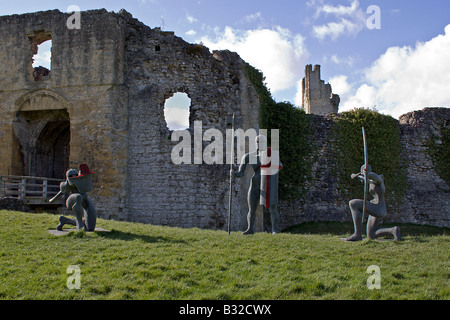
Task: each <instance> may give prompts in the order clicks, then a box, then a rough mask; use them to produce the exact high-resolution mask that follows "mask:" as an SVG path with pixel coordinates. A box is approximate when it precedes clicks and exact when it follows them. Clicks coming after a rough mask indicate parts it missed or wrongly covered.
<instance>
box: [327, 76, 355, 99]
mask: <svg viewBox="0 0 450 320" xmlns="http://www.w3.org/2000/svg"><path fill="white" fill-rule="evenodd" d="M329 84H330V85H331V89H332V91H333V93H335V94H338V95H339V96H341V95H343V96H345V95H348V94H349V93H350V92H351V89H352V86H351V85H350V84H349V83H348V81H347V76H336V77H333V78H331V79H330V81H329Z"/></svg>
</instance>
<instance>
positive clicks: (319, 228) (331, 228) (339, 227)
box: [282, 222, 450, 236]
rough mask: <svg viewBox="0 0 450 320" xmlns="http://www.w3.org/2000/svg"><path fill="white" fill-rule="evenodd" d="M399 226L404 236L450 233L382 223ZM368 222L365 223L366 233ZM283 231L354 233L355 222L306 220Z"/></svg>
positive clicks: (449, 232) (418, 226)
mask: <svg viewBox="0 0 450 320" xmlns="http://www.w3.org/2000/svg"><path fill="white" fill-rule="evenodd" d="M392 226H399V227H400V230H401V233H402V236H434V235H446V236H448V235H449V234H450V228H440V227H433V226H425V225H416V224H410V223H386V224H381V225H380V227H381V228H388V227H392ZM365 229H366V223H364V225H363V230H364V231H363V233H365ZM282 232H283V233H293V234H331V235H350V234H352V233H353V223H351V222H306V223H301V224H298V225H295V226H292V227H289V228H286V229H284V230H283V231H282Z"/></svg>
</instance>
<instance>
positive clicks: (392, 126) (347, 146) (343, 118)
mask: <svg viewBox="0 0 450 320" xmlns="http://www.w3.org/2000/svg"><path fill="white" fill-rule="evenodd" d="M361 127H364V130H365V133H366V139H367V149H368V155H369V157H368V159H369V165H370V166H371V167H372V171H373V172H375V173H377V174H383V175H384V178H385V179H384V180H385V184H386V194H385V197H386V203H387V205H388V206H393V207H394V208H397V207H398V205H399V204H400V202H401V199H402V198H403V196H404V194H405V193H406V190H407V188H408V187H407V172H406V163H405V161H404V160H403V159H404V158H406V157H402V154H401V152H402V148H401V143H400V133H399V128H398V122H397V120H395V119H394V118H392V117H391V116H387V115H383V114H380V113H378V112H377V111H374V110H369V109H354V110H352V111H348V112H342V113H341V114H339V116H338V117H336V125H335V126H334V129H333V130H334V132H333V134H334V137H335V144H336V146H335V153H336V154H335V156H336V159H337V167H338V169H337V172H336V174H337V176H338V179H339V186H340V189H341V190H342V193H343V195H344V197H345V198H346V199H348V200H350V199H362V198H363V196H364V188H363V185H362V184H361V183H360V182H359V181H357V180H353V179H351V177H350V176H351V174H352V173H358V172H359V170H360V168H361V166H362V165H363V164H364V144H363V137H362V130H361ZM369 199H370V197H369Z"/></svg>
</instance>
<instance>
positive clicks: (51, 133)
mask: <svg viewBox="0 0 450 320" xmlns="http://www.w3.org/2000/svg"><path fill="white" fill-rule="evenodd" d="M68 119H69V114H68V113H67V111H65V110H62V109H60V110H40V111H24V112H19V114H18V117H17V121H16V122H15V124H14V129H15V130H14V131H15V134H16V137H17V140H18V141H19V145H20V149H21V150H20V151H21V153H22V157H21V159H23V164H22V165H23V168H24V170H23V172H24V174H25V175H27V176H35V177H45V178H57V179H64V178H65V172H66V170H67V169H68V167H69V157H70V122H69V120H68Z"/></svg>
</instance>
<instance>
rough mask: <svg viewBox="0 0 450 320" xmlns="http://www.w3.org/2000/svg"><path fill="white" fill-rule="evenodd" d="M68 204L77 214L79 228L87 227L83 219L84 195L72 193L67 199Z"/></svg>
mask: <svg viewBox="0 0 450 320" xmlns="http://www.w3.org/2000/svg"><path fill="white" fill-rule="evenodd" d="M66 205H67V208H70V209H72V211H73V213H74V215H75V218H76V227H77V230H81V229H83V228H84V227H85V225H84V221H83V216H84V208H83V196H82V195H81V194H79V193H74V194H71V195H70V196H69V198H68V199H67V201H66Z"/></svg>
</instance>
